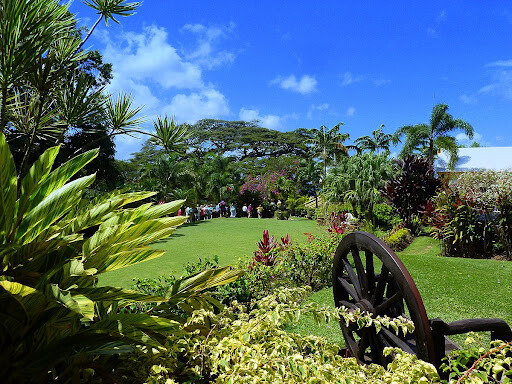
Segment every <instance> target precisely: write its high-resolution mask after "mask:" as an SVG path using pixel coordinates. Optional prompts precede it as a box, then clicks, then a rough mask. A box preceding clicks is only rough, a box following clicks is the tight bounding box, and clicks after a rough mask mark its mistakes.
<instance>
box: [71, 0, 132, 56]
mask: <svg viewBox="0 0 512 384" xmlns="http://www.w3.org/2000/svg"><path fill="white" fill-rule="evenodd" d="M84 3H85V4H86V5H88V6H89V7H91V8H92V9H94V10H96V14H97V15H98V18H97V19H96V22H95V23H94V25H93V26H92V28H91V30H90V31H89V33H88V34H87V36H85V39H83V41H82V42H81V43H80V45H79V46H78V49H77V51H78V50H80V48H82V46H83V45H84V43H85V42H86V41H87V40H88V39H89V37H90V36H91V35H92V33H93V32H94V30H95V29H96V27H97V26H98V24H99V23H100V21H101V20H102V19H105V25H106V26H107V27H108V20H109V19H111V20H112V21H113V22H114V23H117V24H119V21H117V20H116V18H115V16H124V17H126V16H131V15H133V14H134V13H135V10H136V9H137V8H139V7H140V5H141V4H142V2H141V1H138V2H135V3H127V2H126V1H125V0H91V1H87V0H84Z"/></svg>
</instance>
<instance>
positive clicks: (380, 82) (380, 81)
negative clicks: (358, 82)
mask: <svg viewBox="0 0 512 384" xmlns="http://www.w3.org/2000/svg"><path fill="white" fill-rule="evenodd" d="M389 83H391V80H388V79H376V80H373V84H374V85H375V86H376V87H382V86H383V85H386V84H389Z"/></svg>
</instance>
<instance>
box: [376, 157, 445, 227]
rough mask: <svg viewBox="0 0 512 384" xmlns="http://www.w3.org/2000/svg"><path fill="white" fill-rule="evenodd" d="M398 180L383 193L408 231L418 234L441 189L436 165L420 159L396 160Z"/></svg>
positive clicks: (390, 182) (395, 178)
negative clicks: (424, 213)
mask: <svg viewBox="0 0 512 384" xmlns="http://www.w3.org/2000/svg"><path fill="white" fill-rule="evenodd" d="M395 169H396V176H395V177H394V178H393V179H391V180H389V181H388V182H387V183H386V185H385V187H384V188H383V189H382V195H383V196H384V197H385V198H386V199H387V200H388V202H389V204H391V206H393V207H394V208H395V209H396V210H397V211H398V214H399V216H400V217H401V219H402V220H403V222H404V224H405V226H406V228H408V229H410V230H412V231H413V232H415V231H416V229H417V228H416V227H417V226H418V224H419V223H420V222H421V220H420V219H421V217H422V216H423V212H424V211H425V210H426V207H427V205H428V203H429V201H430V199H432V198H433V197H434V196H435V194H436V193H437V191H438V190H439V188H440V187H441V184H442V183H441V180H439V179H438V178H437V176H436V174H435V172H434V168H433V166H432V163H431V162H430V161H429V160H428V159H426V158H421V157H416V156H412V155H411V156H408V157H406V158H404V159H398V160H395Z"/></svg>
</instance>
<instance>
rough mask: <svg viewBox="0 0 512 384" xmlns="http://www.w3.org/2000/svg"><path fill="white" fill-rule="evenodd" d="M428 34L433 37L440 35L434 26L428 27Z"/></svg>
mask: <svg viewBox="0 0 512 384" xmlns="http://www.w3.org/2000/svg"><path fill="white" fill-rule="evenodd" d="M427 35H428V36H429V37H432V38H436V37H438V35H437V31H436V30H435V29H434V28H427Z"/></svg>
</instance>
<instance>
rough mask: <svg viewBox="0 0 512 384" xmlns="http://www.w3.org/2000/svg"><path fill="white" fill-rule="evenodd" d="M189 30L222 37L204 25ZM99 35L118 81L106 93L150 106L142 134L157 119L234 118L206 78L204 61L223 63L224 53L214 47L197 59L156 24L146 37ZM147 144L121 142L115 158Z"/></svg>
mask: <svg viewBox="0 0 512 384" xmlns="http://www.w3.org/2000/svg"><path fill="white" fill-rule="evenodd" d="M187 28H188V29H187V30H189V31H194V33H201V34H202V35H201V36H207V37H209V38H211V39H215V38H216V36H217V35H218V34H219V33H220V32H215V31H214V30H211V29H208V28H206V27H204V26H200V25H196V26H190V27H187ZM96 36H97V38H98V40H99V42H100V44H101V43H103V44H105V48H104V49H101V51H102V54H103V57H104V59H105V61H106V62H110V63H112V71H113V79H112V82H111V84H110V85H109V86H108V89H107V91H108V92H111V93H112V94H117V93H118V92H125V93H131V94H132V96H133V97H134V103H133V104H134V106H140V105H144V106H145V108H144V110H143V111H142V114H143V115H145V116H146V117H147V118H148V120H149V121H148V122H147V123H146V125H145V127H143V128H142V129H146V130H150V129H152V128H151V126H152V124H151V120H152V119H154V118H155V117H156V116H157V115H164V114H167V115H170V116H175V117H176V120H177V121H178V122H179V123H181V122H190V123H194V122H196V121H197V120H199V119H202V118H221V117H225V116H227V115H229V113H230V111H229V104H228V101H227V99H226V98H225V96H224V95H223V94H222V93H221V92H220V91H219V90H217V89H215V88H214V87H213V86H212V85H211V84H208V83H207V82H206V81H205V80H204V79H203V71H202V64H201V63H200V62H201V59H203V58H205V57H207V56H208V55H210V57H211V58H217V59H218V60H221V61H222V60H225V59H221V58H220V57H222V55H223V54H221V55H220V56H219V55H217V53H216V52H217V51H216V48H215V47H213V48H212V47H210V48H209V49H207V50H204V51H202V53H199V51H198V50H197V49H196V50H195V51H196V52H197V54H196V56H195V59H194V60H192V59H191V58H187V57H185V56H183V55H182V54H180V53H179V52H178V51H177V49H176V48H174V47H173V46H172V45H171V44H170V43H169V42H168V40H167V39H168V35H167V31H166V30H165V28H162V27H158V26H156V25H152V26H149V27H146V28H144V29H143V31H142V32H141V33H134V32H129V33H124V34H116V35H114V34H111V33H110V32H109V31H105V30H99V31H98V33H97V34H96ZM212 41H213V40H212ZM192 51H194V50H192ZM143 139H145V138H143ZM142 142H143V140H138V139H133V138H129V137H124V136H120V137H118V138H116V145H117V146H116V151H117V154H116V156H117V157H118V158H127V157H128V156H129V155H130V154H131V153H133V152H135V151H137V150H139V149H140V146H141V144H142Z"/></svg>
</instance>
